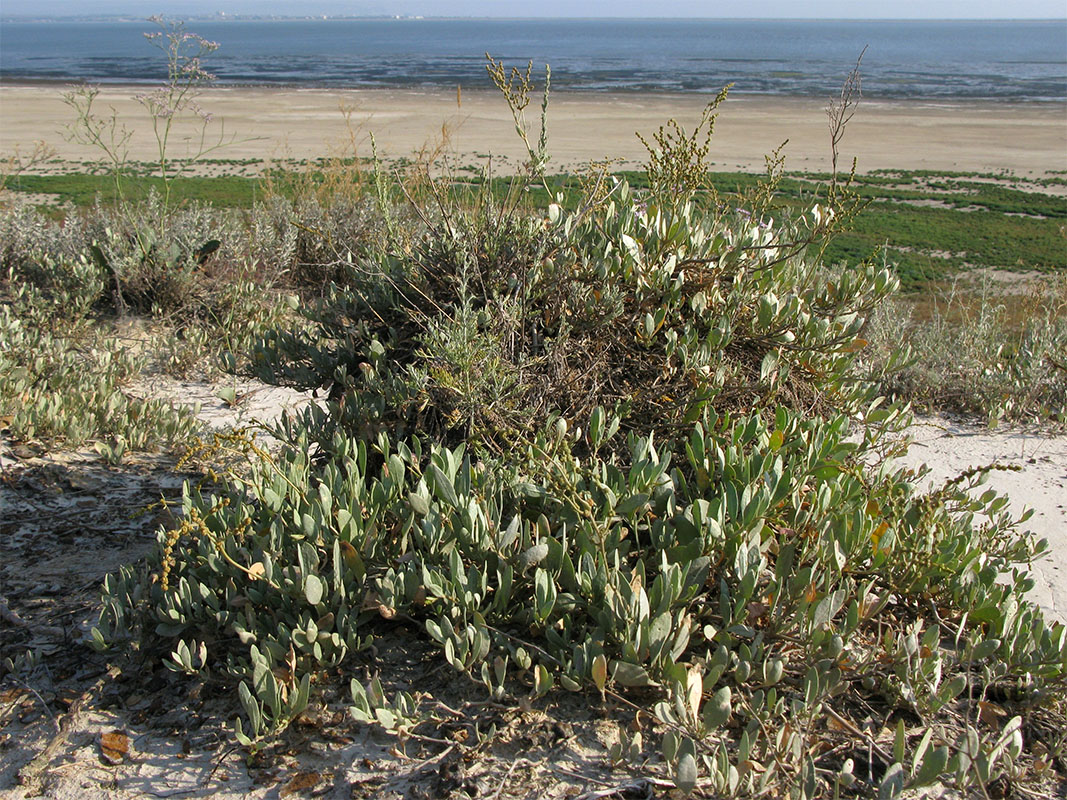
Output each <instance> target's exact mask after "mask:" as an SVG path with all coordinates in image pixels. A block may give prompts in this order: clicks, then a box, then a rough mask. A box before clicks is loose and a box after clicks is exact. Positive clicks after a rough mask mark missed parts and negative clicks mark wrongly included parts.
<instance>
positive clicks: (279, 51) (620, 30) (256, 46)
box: [0, 19, 1067, 102]
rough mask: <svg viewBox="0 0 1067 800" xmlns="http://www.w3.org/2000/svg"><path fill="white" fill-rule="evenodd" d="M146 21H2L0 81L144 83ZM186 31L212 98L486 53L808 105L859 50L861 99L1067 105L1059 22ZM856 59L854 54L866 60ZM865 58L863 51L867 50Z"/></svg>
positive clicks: (579, 73)
mask: <svg viewBox="0 0 1067 800" xmlns="http://www.w3.org/2000/svg"><path fill="white" fill-rule="evenodd" d="M151 29H152V25H151V24H150V23H147V22H69V21H55V22H15V21H7V22H4V23H2V24H0V79H2V80H4V81H24V80H46V81H61V82H80V81H88V82H93V83H103V84H106V83H143V82H155V81H159V80H160V79H161V78H162V77H164V68H163V60H162V58H161V54H160V53H159V52H158V51H157V50H154V49H153V48H152V47H151V46H150V44H149V43H148V42H147V41H146V40H145V39H144V37H143V36H142V35H141V34H142V32H144V31H147V30H151ZM187 29H188V30H190V31H193V32H196V33H198V34H201V35H203V36H204V37H206V38H208V39H212V40H215V41H217V42H219V43H220V48H219V49H218V51H217V52H215V53H212V54H211V55H210V57H209V58H208V59H207V61H206V66H207V68H208V69H209V70H211V71H212V72H214V73H215V74H216V75H217V76H218V80H219V82H220V83H221V84H223V85H245V86H264V85H266V86H270V85H285V86H324V87H355V88H358V87H368V88H369V87H393V88H400V87H403V88H418V87H426V88H445V87H447V88H454V87H456V86H457V85H458V86H462V87H463V88H466V89H476V88H480V87H482V88H488V87H489V85H490V84H489V81H488V79H487V77H486V74H485V53H486V52H487V51H488V52H489V53H491V54H492V55H493V56H494V57H496V58H499V59H503V60H504V61H505V62H506V63H507V64H508V65H509V66H523V67H524V66H525V65H526V63H527V62H528V61H533V62H534V64H535V67H536V71H537V72H535V74H537V73H539V72H540V71H541V70H542V69H543V65H544V64H546V63H547V64H551V66H552V82H553V86H554V87H556V88H562V89H568V90H579V91H660V92H686V93H690V92H692V93H712V92H715V91H717V90H718V89H719V88H720V87H722V86H724V85H726V84H729V83H732V84H734V89H733V91H734V92H735V93H740V94H746V93H747V94H775V95H809V96H812V95H818V96H825V95H827V94H830V93H832V92H834V91H836V90H839V89H840V87H841V84H842V81H843V80H844V78H845V76H846V75H847V74H848V72H849V71H850V70H851V69H852V67H853V66H854V65H855V63H856V60H857V58H858V57H859V56H860V53H861V52H863V53H864V55H863V62H862V81H863V83H862V87H863V93H864V95H865V96H866V97H868V98H879V97H881V98H887V99H889V98H909V99H926V100H937V99H945V100H950V99H956V100H958V99H975V100H1024V101H1052V102H1063V101H1064V100H1065V99H1067V20H1048V21H842V20H836V21H832V20H831V21H825V20H823V21H799V20H691V19H686V20H621V19H614V20H594V19H586V20H572V19H567V20H562V19H557V20H470V19H464V20H459V19H454V20H451V19H450V20H414V19H404V20H381V19H378V20H373V19H366V20H359V19H349V20H258V21H252V20H238V21H210V20H209V21H195V22H190V23H189V24H188V25H187ZM865 49H866V50H865ZM864 50H865V52H864Z"/></svg>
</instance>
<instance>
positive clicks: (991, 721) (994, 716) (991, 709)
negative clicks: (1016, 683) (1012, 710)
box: [978, 700, 1008, 728]
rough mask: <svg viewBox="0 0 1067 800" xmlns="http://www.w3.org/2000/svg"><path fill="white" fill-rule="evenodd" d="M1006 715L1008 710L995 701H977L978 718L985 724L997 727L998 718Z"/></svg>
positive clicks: (998, 724)
mask: <svg viewBox="0 0 1067 800" xmlns="http://www.w3.org/2000/svg"><path fill="white" fill-rule="evenodd" d="M1006 716H1008V712H1007V711H1005V710H1004V709H1003V708H1001V707H1000V706H998V705H997V704H996V703H990V702H989V701H988V700H979V701H978V719H980V720H981V721H982V722H984V723H985V724H986V725H992V726H995V727H997V728H999V727H1000V720H1001V719H1003V718H1004V717H1006Z"/></svg>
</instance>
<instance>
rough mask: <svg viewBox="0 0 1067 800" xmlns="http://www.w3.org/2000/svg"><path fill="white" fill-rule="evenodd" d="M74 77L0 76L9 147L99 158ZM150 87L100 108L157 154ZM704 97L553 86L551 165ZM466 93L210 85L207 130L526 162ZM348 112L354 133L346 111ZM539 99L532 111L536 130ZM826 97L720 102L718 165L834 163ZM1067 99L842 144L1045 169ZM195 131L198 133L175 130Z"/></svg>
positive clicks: (107, 93)
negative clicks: (79, 115) (82, 131)
mask: <svg viewBox="0 0 1067 800" xmlns="http://www.w3.org/2000/svg"><path fill="white" fill-rule="evenodd" d="M69 87H70V84H66V83H61V82H58V83H46V82H32V83H31V82H23V81H20V82H18V83H12V82H7V81H0V105H2V106H3V109H4V113H3V115H2V117H0V154H3V155H9V154H10V153H11V152H12V151H13V150H14V148H15V147H16V146H17V147H19V149H20V150H21V151H23V152H25V151H26V149H27V148H28V147H30V146H32V143H33V142H34V141H36V140H44V141H45V142H46V143H47V144H49V145H51V146H52V147H54V148H55V149H56V151H57V155H58V157H59V158H62V159H64V160H66V161H71V162H79V161H86V160H92V159H93V158H95V157H96V155H97V154H96V153H94V152H93V151H92V150H91V149H87V148H84V147H79V146H76V145H74V144H72V143H70V142H67V141H65V140H64V139H63V137H62V135H61V133H60V131H61V130H62V129H63V128H64V126H66V125H67V124H69V123H70V122H71V121H72V119H73V115H72V112H71V109H70V108H68V107H67V106H66V105H65V104H64V103H63V101H62V96H63V93H64V92H65V91H66V90H67V89H68V88H69ZM143 88H144V87H143V86H140V85H123V86H119V85H106V86H102V87H100V89H101V94H100V96H99V98H98V103H99V107H100V109H101V110H104V111H106V110H107V109H108V108H109V107H114V109H115V111H116V112H117V114H118V117H119V119H120V120H122V121H126V122H127V124H128V125H129V126H130V127H131V129H132V130H133V131H134V139H133V140H132V142H131V145H132V149H131V152H130V158H131V159H134V160H142V161H146V160H152V158H153V157H154V141H153V140H152V138H151V127H150V120H149V118H148V117H147V115H146V113H145V112H144V110H143V109H141V108H140V107H139V106H138V105H137V104H136V103H135V102H134V101H133V99H132V95H133V94H135V93H136V92H137V91H139V90H143ZM708 99H709V97H708V96H706V95H695V94H683V93H666V92H658V93H631V92H603V93H599V92H598V93H592V92H574V91H570V92H568V91H558V92H553V94H552V97H551V101H550V104H549V112H548V130H549V151H550V153H551V154H552V156H553V160H552V162H551V163H550V165H549V168H550V171H558V172H562V171H573V170H574V169H576V168H578V167H580V166H581V165H583V164H586V163H588V162H589V161H590V160H594V159H603V158H613V159H618V161H617V162H616V166H617V168H619V169H626V168H634V167H636V166H639V165H640V164H641V163H643V162H644V160H645V158H646V155H647V154H646V152H645V150H644V147H643V146H642V145H641V143H640V141H639V140H638V139H637V137H636V136H635V135H634V133H635V131H640V132H641V133H642V134H643V135H644V136H645V137H646V138H648V137H649V136H650V134H652V133H654V132H655V131H656V129H657V128H658V126H660V125H662V124H663V123H665V122H666V121H667V120H668V119H669V118H672V117H673V118H676V119H678V121H679V122H680V123H681V124H682V125H683V126H684V127H685V128H686V129H687V130H688V129H691V128H692V127H693V126H694V125H695V124H696V122H697V120H698V119H699V116H700V113H701V110H702V109H703V107H704V104H705V103H706V102H707V100H708ZM458 100H459V103H458V104H457V92H456V91H455V90H453V91H442V90H416V89H352V90H338V89H313V88H309V89H295V88H268V87H241V88H237V87H212V88H211V89H209V90H206V91H205V92H204V94H203V96H202V99H201V104H202V105H203V107H204V108H205V109H206V110H207V111H210V112H212V113H213V114H214V117H215V121H214V122H212V123H211V125H210V126H209V135H216V136H217V135H218V132H219V131H220V130H224V132H225V136H226V137H227V138H229V137H230V136H231V135H233V136H236V137H237V141H236V142H235V143H234V144H231V145H229V146H227V147H225V148H223V149H221V150H219V151H217V152H216V153H215V154H214V155H213V157H214V158H231V159H247V158H258V159H285V158H290V159H297V160H299V159H304V158H307V159H314V158H319V157H323V156H329V155H331V154H337V153H339V152H341V150H342V148H344V147H345V146H347V145H350V144H352V143H353V142H354V143H355V146H356V148H357V150H358V154H359V155H362V156H369V155H370V152H371V147H370V141H369V139H370V134H373V135H374V138H375V140H376V143H377V146H378V148H379V152H381V153H382V154H383V155H384V156H387V157H412V156H413V154H416V153H418V151H419V150H420V149H422V148H424V147H430V148H433V147H434V146H435V145H436V144H437V143H439V142H440V141H441V138H442V132H443V130H444V133H445V137H446V138H447V140H448V141H447V145H446V147H445V148H444V152H445V153H446V154H447V156H448V158H449V159H450V161H451V163H452V164H454V165H457V166H463V165H470V164H483V163H485V162H486V160H487V159H488V157H489V156H490V155H491V156H492V157H493V162H494V168H495V169H496V170H497V171H499V172H508V171H514V170H515V169H517V168H518V166H519V165H520V164H521V163H522V161H523V160H524V158H525V152H524V150H523V147H522V144H521V142H520V141H519V139H518V137H517V136H516V135H515V131H514V124H513V122H512V120H511V115H510V112H509V111H508V108H507V106H506V104H505V103H504V100H503V98H501V97H500V96H499V95H498V94H497V93H496V92H494V91H492V90H489V89H466V88H464V89H463V90H462V92H461V93H460V94H459V97H458ZM342 105H344V106H348V107H350V108H351V109H352V114H351V121H352V129H351V131H350V130H349V129H348V128H347V127H346V124H345V120H344V117H343V115H342V113H341V110H340V107H341V106H342ZM536 105H537V104H536V102H535V103H534V104H531V108H529V109H527V112H528V117H527V119H528V124H529V127H530V129H531V131H532V132H533V134H534V135H536V131H537V125H538V109H537V108H535V107H534V106H536ZM825 107H826V100H825V99H820V98H810V97H782V96H772V95H754V94H749V95H734V96H731V97H730V98H729V99H728V100H727V101H726V103H725V104H724V105H723V107H722V108H721V110H720V114H719V117H718V121H717V124H716V130H715V136H714V138H713V140H712V149H711V154H710V159H711V160H712V161H713V162H714V164H713V169H717V170H721V171H734V170H739V171H749V172H761V171H763V169H764V166H765V161H764V156H765V155H766V154H768V153H770V152H772V151H773V150H774V149H775V148H776V147H778V146H779V145H780V144H781V143H782V142H783V141H785V140H786V139H788V140H789V144H788V145H787V146H786V148H785V150H784V151H783V152H784V154H785V156H786V159H787V160H786V168H787V169H791V170H801V171H809V172H814V171H825V170H826V169H828V168H829V164H830V152H829V143H828V134H827V128H826V116H825ZM1065 111H1067V103H1065V102H1058V103H1057V102H1047V103H1040V102H1027V101H1014V102H1000V101H948V100H922V101H914V102H909V101H901V100H876V99H870V98H866V99H864V100H863V101H862V102H861V104H860V106H859V109H858V112H857V114H856V116H855V118H854V119H853V120H852V122H851V124H850V125H849V127H848V129H847V131H846V135H845V139H844V141H843V142H842V146H841V161H840V163H841V164H842V165H843V166H844V168H846V169H847V168H848V167H849V166H850V164H851V160H852V157H853V156H855V157H856V158H857V160H858V169H859V171H861V172H869V171H872V170H879V169H908V170H915V169H934V170H953V171H974V172H997V171H1000V170H1009V171H1012V172H1015V173H1019V174H1022V175H1031V176H1040V175H1043V174H1046V173H1049V172H1059V171H1063V170H1067V117H1065ZM177 133H178V135H179V138H178V139H176V140H175V141H179V142H180V137H181V136H182V135H192V134H194V133H195V131H194V130H192V129H188V130H184V131H183V130H180V129H179V130H178V131H177Z"/></svg>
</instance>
